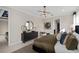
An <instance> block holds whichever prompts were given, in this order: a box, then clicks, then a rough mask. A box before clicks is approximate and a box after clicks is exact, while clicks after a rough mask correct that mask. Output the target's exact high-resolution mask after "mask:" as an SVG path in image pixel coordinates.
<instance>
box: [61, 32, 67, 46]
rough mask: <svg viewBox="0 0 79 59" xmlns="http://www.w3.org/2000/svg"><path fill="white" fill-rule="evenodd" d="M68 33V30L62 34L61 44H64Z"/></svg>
mask: <svg viewBox="0 0 79 59" xmlns="http://www.w3.org/2000/svg"><path fill="white" fill-rule="evenodd" d="M66 35H67V33H66V32H64V33H63V34H62V35H61V38H60V43H61V44H63V42H64V39H65V37H66Z"/></svg>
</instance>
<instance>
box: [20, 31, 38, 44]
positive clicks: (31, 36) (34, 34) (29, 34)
mask: <svg viewBox="0 0 79 59" xmlns="http://www.w3.org/2000/svg"><path fill="white" fill-rule="evenodd" d="M37 37H38V32H36V31H31V32H26V31H23V33H21V40H22V42H23V43H25V42H26V41H29V40H32V39H34V38H37Z"/></svg>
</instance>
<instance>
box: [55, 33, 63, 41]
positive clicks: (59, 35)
mask: <svg viewBox="0 0 79 59" xmlns="http://www.w3.org/2000/svg"><path fill="white" fill-rule="evenodd" d="M61 35H62V33H61V32H59V33H58V34H57V36H56V38H57V40H58V41H60V38H61Z"/></svg>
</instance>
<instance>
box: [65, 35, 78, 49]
mask: <svg viewBox="0 0 79 59" xmlns="http://www.w3.org/2000/svg"><path fill="white" fill-rule="evenodd" d="M65 46H66V48H67V49H68V50H75V49H77V46H78V41H77V39H76V37H75V36H74V35H73V34H72V35H69V36H68V38H67V40H66V43H65Z"/></svg>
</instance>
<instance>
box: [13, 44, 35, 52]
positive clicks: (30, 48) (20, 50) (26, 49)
mask: <svg viewBox="0 0 79 59" xmlns="http://www.w3.org/2000/svg"><path fill="white" fill-rule="evenodd" d="M13 53H36V51H34V50H33V49H32V44H31V45H29V46H26V47H23V48H21V49H19V50H17V51H14V52H13Z"/></svg>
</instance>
